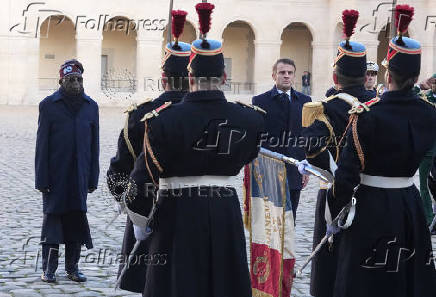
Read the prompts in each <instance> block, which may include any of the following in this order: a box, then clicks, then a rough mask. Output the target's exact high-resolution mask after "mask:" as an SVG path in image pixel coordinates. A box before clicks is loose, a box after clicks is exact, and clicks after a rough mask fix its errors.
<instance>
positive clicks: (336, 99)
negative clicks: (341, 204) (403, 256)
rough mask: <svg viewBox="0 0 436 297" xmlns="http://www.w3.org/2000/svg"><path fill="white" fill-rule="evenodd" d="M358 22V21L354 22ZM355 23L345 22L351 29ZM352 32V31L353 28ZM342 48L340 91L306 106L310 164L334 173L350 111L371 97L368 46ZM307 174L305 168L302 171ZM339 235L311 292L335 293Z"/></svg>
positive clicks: (315, 266)
mask: <svg viewBox="0 0 436 297" xmlns="http://www.w3.org/2000/svg"><path fill="white" fill-rule="evenodd" d="M350 14H351V15H356V17H355V21H356V22H357V15H358V13H357V11H344V12H343V15H344V16H347V15H350ZM354 24H355V23H354ZM349 26H354V25H353V23H344V31H347V29H348V27H349ZM348 31H352V30H349V29H348ZM350 36H351V34H350V35H349V36H348V37H347V39H346V40H344V41H342V42H341V43H340V44H339V47H338V55H337V57H336V59H335V63H334V72H333V80H334V82H335V85H336V86H338V90H336V91H335V92H334V94H333V95H331V96H330V97H328V98H327V99H324V100H322V101H321V102H310V103H306V104H305V105H304V107H303V127H307V128H305V129H304V130H303V135H304V136H305V137H307V139H308V142H307V143H308V146H307V147H306V159H307V161H308V162H309V163H310V164H313V165H315V166H318V167H320V168H322V169H325V170H330V171H331V173H334V170H335V169H336V162H337V161H338V159H339V155H340V152H341V150H342V147H343V145H344V139H342V141H341V138H343V135H344V134H345V131H346V129H347V124H348V121H349V120H348V117H349V114H348V111H349V110H350V109H351V108H352V107H355V106H359V105H360V104H361V103H362V102H365V101H367V100H369V99H371V98H372V97H373V96H372V94H371V92H369V91H367V90H365V87H364V83H365V75H366V49H365V46H364V45H362V44H361V43H358V42H355V41H350V40H349V37H350ZM302 173H304V171H302ZM327 188H328V185H327V184H325V183H321V184H320V190H319V192H318V196H317V205H316V210H315V227H314V235H313V247H315V246H316V245H318V243H319V242H320V241H321V239H322V238H323V237H324V235H325V234H326V224H327V223H331V219H332V218H331V215H330V213H329V212H328V209H327V212H326V207H325V205H326V191H327ZM339 239H340V236H339V235H335V236H334V238H333V242H332V241H330V244H329V245H326V246H324V247H323V248H322V249H321V250H320V252H319V253H318V254H317V255H316V257H315V258H314V259H313V262H312V270H311V286H310V292H311V294H312V295H313V296H316V297H321V296H328V297H330V296H332V294H333V286H334V280H335V273H336V263H337V260H338V244H339Z"/></svg>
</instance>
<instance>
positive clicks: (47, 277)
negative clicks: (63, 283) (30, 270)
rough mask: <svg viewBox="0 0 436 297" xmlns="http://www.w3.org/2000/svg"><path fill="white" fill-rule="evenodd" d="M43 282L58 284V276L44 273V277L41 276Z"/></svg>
mask: <svg viewBox="0 0 436 297" xmlns="http://www.w3.org/2000/svg"><path fill="white" fill-rule="evenodd" d="M41 280H42V281H43V282H46V283H55V282H56V276H55V274H54V273H46V272H43V273H42V275H41Z"/></svg>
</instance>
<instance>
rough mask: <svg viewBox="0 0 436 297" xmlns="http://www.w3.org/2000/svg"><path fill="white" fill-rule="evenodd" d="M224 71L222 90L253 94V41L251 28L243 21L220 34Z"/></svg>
mask: <svg viewBox="0 0 436 297" xmlns="http://www.w3.org/2000/svg"><path fill="white" fill-rule="evenodd" d="M222 39H223V52H224V63H225V71H226V74H227V79H228V82H227V84H226V86H225V88H224V90H226V91H230V92H232V93H234V94H240V93H245V94H252V93H253V92H254V55H255V53H254V40H255V35H254V32H253V30H252V28H251V26H250V25H249V24H248V23H246V22H244V21H235V22H232V23H230V24H228V25H227V27H226V28H225V29H224V31H223V34H222Z"/></svg>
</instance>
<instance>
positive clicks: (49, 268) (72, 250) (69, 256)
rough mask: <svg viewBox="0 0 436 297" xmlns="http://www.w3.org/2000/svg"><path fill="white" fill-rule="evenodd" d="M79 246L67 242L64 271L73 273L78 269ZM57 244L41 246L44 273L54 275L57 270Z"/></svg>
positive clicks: (78, 244)
mask: <svg viewBox="0 0 436 297" xmlns="http://www.w3.org/2000/svg"><path fill="white" fill-rule="evenodd" d="M80 250H81V244H80V243H77V242H67V243H66V244H65V271H66V272H67V273H72V272H75V271H77V270H78V269H79V265H78V264H79V260H80ZM58 260H59V244H44V243H43V244H42V270H43V271H44V272H46V273H55V271H56V269H57V268H58Z"/></svg>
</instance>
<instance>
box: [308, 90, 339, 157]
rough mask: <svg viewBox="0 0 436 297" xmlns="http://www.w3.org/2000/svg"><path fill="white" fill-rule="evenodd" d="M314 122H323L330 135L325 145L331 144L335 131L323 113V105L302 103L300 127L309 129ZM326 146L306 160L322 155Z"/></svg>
mask: <svg viewBox="0 0 436 297" xmlns="http://www.w3.org/2000/svg"><path fill="white" fill-rule="evenodd" d="M334 98H336V95H334V96H330V97H328V98H327V99H325V100H331V99H334ZM323 101H324V100H323ZM324 102H326V101H324ZM315 120H318V121H320V122H323V123H324V124H325V126H326V127H327V129H328V130H329V134H330V135H329V139H328V141H327V145H328V144H330V143H331V142H332V140H333V139H335V131H334V130H333V126H332V124H330V121H329V119H328V117H327V116H326V114H325V113H324V105H323V104H322V102H320V101H318V102H306V103H304V105H303V111H302V123H301V124H302V126H303V127H309V126H310V125H312V124H313V123H314V122H315ZM327 145H326V146H325V147H323V148H322V149H321V150H320V151H318V152H316V153H315V154H312V155H307V156H306V157H307V158H315V157H316V156H317V155H319V154H320V153H322V152H323V151H325V150H326V148H327Z"/></svg>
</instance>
